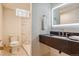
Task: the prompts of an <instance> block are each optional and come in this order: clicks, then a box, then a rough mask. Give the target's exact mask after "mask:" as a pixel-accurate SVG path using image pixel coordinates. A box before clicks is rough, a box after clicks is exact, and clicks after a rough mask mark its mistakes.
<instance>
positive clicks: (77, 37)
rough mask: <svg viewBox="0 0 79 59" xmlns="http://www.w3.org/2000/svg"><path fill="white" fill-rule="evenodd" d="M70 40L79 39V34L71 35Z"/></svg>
mask: <svg viewBox="0 0 79 59" xmlns="http://www.w3.org/2000/svg"><path fill="white" fill-rule="evenodd" d="M69 39H70V40H73V41H79V36H69Z"/></svg>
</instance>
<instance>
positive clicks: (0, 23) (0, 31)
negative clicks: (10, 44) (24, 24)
mask: <svg viewBox="0 0 79 59" xmlns="http://www.w3.org/2000/svg"><path fill="white" fill-rule="evenodd" d="M2 23H3V6H2V5H1V4H0V40H2V32H3V29H2V28H3V26H2Z"/></svg>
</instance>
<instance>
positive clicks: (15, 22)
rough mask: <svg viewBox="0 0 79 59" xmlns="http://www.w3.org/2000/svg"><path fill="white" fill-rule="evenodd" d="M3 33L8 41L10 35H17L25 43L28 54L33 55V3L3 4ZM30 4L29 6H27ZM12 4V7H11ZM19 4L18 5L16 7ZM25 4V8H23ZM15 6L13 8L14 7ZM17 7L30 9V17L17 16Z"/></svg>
mask: <svg viewBox="0 0 79 59" xmlns="http://www.w3.org/2000/svg"><path fill="white" fill-rule="evenodd" d="M3 5H4V8H3V29H4V30H3V34H4V40H5V42H6V43H8V40H9V37H10V36H17V37H18V38H19V41H20V42H21V43H23V44H22V45H23V47H24V48H25V49H26V51H27V53H28V55H31V53H32V52H31V40H32V27H31V25H32V19H31V18H32V14H31V13H32V5H31V4H3ZM7 5H8V7H7ZM27 5H28V7H27ZM9 6H10V7H9ZM15 6H17V7H15ZM23 6H24V8H23ZM12 7H13V9H12ZM16 8H23V9H25V10H28V11H29V15H30V16H29V17H19V16H16Z"/></svg>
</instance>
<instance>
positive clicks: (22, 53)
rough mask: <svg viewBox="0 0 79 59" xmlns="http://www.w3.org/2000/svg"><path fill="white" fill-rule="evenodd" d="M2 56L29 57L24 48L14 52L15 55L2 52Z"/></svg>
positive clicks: (0, 53) (0, 52)
mask: <svg viewBox="0 0 79 59" xmlns="http://www.w3.org/2000/svg"><path fill="white" fill-rule="evenodd" d="M0 56H28V54H27V53H26V51H25V50H24V48H23V47H20V48H19V50H18V51H17V50H16V51H14V52H13V53H8V52H7V51H4V50H0Z"/></svg>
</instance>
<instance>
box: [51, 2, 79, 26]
mask: <svg viewBox="0 0 79 59" xmlns="http://www.w3.org/2000/svg"><path fill="white" fill-rule="evenodd" d="M73 23H79V3H66V4H61V5H59V6H57V7H55V8H52V25H60V24H73Z"/></svg>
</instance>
